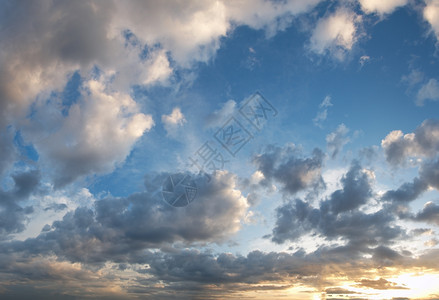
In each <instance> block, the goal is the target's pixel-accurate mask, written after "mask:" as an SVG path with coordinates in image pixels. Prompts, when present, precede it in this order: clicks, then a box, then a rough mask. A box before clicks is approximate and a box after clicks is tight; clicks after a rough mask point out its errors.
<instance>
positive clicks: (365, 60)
mask: <svg viewBox="0 0 439 300" xmlns="http://www.w3.org/2000/svg"><path fill="white" fill-rule="evenodd" d="M369 61H370V56H369V55H362V56H361V57H360V59H359V60H358V62H359V63H360V66H361V67H363V66H364V65H365V64H367V63H368V62H369Z"/></svg>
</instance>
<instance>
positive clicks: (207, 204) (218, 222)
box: [17, 171, 248, 263]
mask: <svg viewBox="0 0 439 300" xmlns="http://www.w3.org/2000/svg"><path fill="white" fill-rule="evenodd" d="M167 175H168V174H161V175H158V176H159V177H160V178H161V179H162V180H164V179H165V178H166V176H167ZM196 180H197V187H198V192H197V199H196V200H195V201H194V202H193V203H191V204H190V205H188V206H186V207H182V208H176V207H172V206H170V205H168V204H167V203H165V201H164V200H163V199H161V197H157V196H155V194H154V193H152V192H144V193H138V194H133V195H131V196H129V197H126V198H113V197H110V198H104V199H101V200H96V201H95V202H94V204H93V206H92V207H91V208H90V207H85V206H80V207H78V208H77V209H76V210H75V211H72V212H68V213H67V214H66V215H65V216H64V217H63V219H62V220H60V221H55V222H54V223H53V224H51V226H50V229H49V228H46V230H45V231H44V232H42V233H41V234H40V235H39V236H38V237H36V238H29V239H27V240H25V241H24V242H23V243H22V244H17V245H18V246H17V247H18V248H20V247H23V248H22V249H23V250H24V249H26V251H29V252H31V253H35V254H37V253H40V254H49V253H51V252H54V253H55V254H56V255H57V256H59V257H64V258H65V259H68V260H70V261H72V262H78V261H79V262H90V263H93V262H102V261H106V260H109V261H119V260H121V259H123V257H124V255H125V254H126V253H130V252H132V253H137V252H138V251H142V250H143V249H148V248H159V247H161V246H165V245H167V244H172V243H175V242H183V243H187V244H191V243H197V242H224V241H226V240H227V239H228V238H229V237H230V236H231V235H232V234H234V233H236V232H237V231H238V230H239V229H240V227H241V222H242V221H244V219H245V217H246V213H247V208H248V203H247V200H246V198H245V197H244V196H243V195H242V194H241V192H240V191H239V190H238V189H237V188H236V180H237V178H236V176H234V175H233V174H230V173H227V172H225V171H222V172H217V173H215V174H214V176H212V180H211V181H210V183H206V181H205V180H204V179H203V178H202V177H200V178H198V179H196ZM153 181H157V180H155V179H153ZM159 188H160V187H156V189H159ZM90 249H94V250H93V251H90Z"/></svg>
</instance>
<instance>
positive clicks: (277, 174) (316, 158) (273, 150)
mask: <svg viewBox="0 0 439 300" xmlns="http://www.w3.org/2000/svg"><path fill="white" fill-rule="evenodd" d="M301 156H302V154H301V151H300V150H299V149H297V148H296V147H295V146H294V145H288V146H285V147H283V148H281V147H276V146H268V147H267V149H266V151H265V152H264V153H262V154H259V155H256V156H255V157H254V158H253V163H254V164H255V165H256V166H257V168H258V170H259V171H260V172H262V175H263V177H264V179H262V180H261V184H262V185H267V186H270V185H271V183H272V181H273V180H275V181H277V182H279V183H281V184H282V190H283V191H284V192H285V193H288V194H291V195H293V194H295V193H297V192H299V191H301V190H304V189H307V188H309V187H314V188H315V189H319V188H321V187H322V186H324V182H323V179H322V176H321V168H322V163H323V157H324V155H323V152H322V151H321V150H320V149H314V151H313V153H312V157H308V158H302V157H301Z"/></svg>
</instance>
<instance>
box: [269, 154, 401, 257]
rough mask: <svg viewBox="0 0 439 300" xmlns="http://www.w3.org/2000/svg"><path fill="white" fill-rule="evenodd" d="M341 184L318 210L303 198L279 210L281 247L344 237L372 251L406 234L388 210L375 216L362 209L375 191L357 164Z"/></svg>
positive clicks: (275, 232) (277, 238) (275, 237)
mask: <svg viewBox="0 0 439 300" xmlns="http://www.w3.org/2000/svg"><path fill="white" fill-rule="evenodd" d="M341 184H342V188H341V189H339V190H336V191H334V192H333V193H332V194H331V195H330V196H329V197H328V198H326V199H324V200H322V201H321V202H320V203H319V206H318V207H313V206H311V204H310V203H308V202H305V201H303V200H301V199H295V200H292V201H288V202H287V203H285V204H284V205H282V206H280V207H278V208H277V209H276V225H275V227H274V229H273V237H272V240H273V241H274V242H275V243H278V244H280V243H284V242H285V241H287V240H290V241H297V239H298V238H300V237H301V236H302V235H304V234H309V233H317V234H319V235H321V236H322V237H324V238H325V239H327V240H336V239H339V238H343V239H344V240H346V241H347V245H348V246H349V247H351V246H352V247H353V248H354V249H355V251H363V252H370V251H371V250H370V249H369V248H368V247H370V246H376V245H379V244H383V245H386V244H389V243H392V240H393V239H397V238H399V237H400V236H403V235H404V230H403V229H402V228H400V227H398V226H395V225H394V224H393V221H394V220H395V217H394V216H393V215H392V213H391V212H390V211H388V210H386V209H385V208H383V209H380V210H378V211H376V212H373V213H366V212H363V211H361V210H360V209H359V208H361V207H362V206H364V205H366V204H367V203H368V202H369V200H370V199H371V198H372V196H373V191H372V186H371V184H370V178H369V175H368V174H367V172H364V171H363V169H362V168H361V166H360V165H359V164H358V163H357V162H353V163H352V165H351V168H350V170H349V171H348V172H347V173H346V175H345V176H344V177H343V178H342V179H341ZM354 249H352V250H354ZM355 251H354V252H355Z"/></svg>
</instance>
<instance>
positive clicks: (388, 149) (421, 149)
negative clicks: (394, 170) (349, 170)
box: [381, 120, 439, 166]
mask: <svg viewBox="0 0 439 300" xmlns="http://www.w3.org/2000/svg"><path fill="white" fill-rule="evenodd" d="M381 147H382V148H383V149H384V152H385V155H386V159H387V161H388V162H389V163H390V164H392V165H394V166H397V165H403V164H405V162H406V160H407V159H408V158H409V157H419V158H422V157H427V158H431V157H434V156H435V155H437V154H438V151H439V121H437V120H425V121H424V122H422V124H421V125H420V126H419V127H418V128H416V130H415V131H414V132H413V133H408V134H403V132H402V131H401V130H394V131H392V132H390V133H389V134H388V135H387V136H386V137H385V139H383V140H382V141H381Z"/></svg>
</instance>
